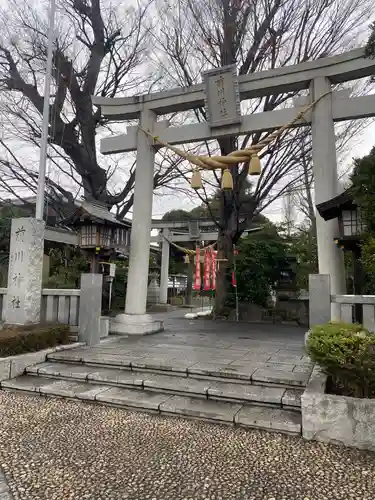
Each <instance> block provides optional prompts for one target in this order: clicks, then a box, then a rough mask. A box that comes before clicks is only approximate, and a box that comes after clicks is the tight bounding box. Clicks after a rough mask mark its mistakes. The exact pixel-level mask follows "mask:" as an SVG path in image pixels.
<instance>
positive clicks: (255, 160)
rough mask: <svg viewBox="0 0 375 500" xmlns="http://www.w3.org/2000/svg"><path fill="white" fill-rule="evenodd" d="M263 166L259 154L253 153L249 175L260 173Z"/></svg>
mask: <svg viewBox="0 0 375 500" xmlns="http://www.w3.org/2000/svg"><path fill="white" fill-rule="evenodd" d="M261 171H262V166H261V164H260V159H259V156H258V155H253V156H252V157H251V160H250V165H249V175H260V173H261Z"/></svg>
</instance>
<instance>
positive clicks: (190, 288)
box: [186, 262, 194, 306]
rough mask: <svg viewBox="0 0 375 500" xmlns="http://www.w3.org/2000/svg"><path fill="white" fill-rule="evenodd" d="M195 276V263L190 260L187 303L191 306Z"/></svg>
mask: <svg viewBox="0 0 375 500" xmlns="http://www.w3.org/2000/svg"><path fill="white" fill-rule="evenodd" d="M193 276H194V263H193V262H189V264H188V268H187V284H186V305H188V306H190V305H191V302H192V297H193Z"/></svg>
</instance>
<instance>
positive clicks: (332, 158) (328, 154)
mask: <svg viewBox="0 0 375 500" xmlns="http://www.w3.org/2000/svg"><path fill="white" fill-rule="evenodd" d="M330 90H331V83H330V81H329V80H328V78H325V77H319V78H316V79H315V80H314V81H313V83H312V96H313V100H316V99H318V98H319V97H320V96H322V95H324V94H325V93H326V92H329V91H330ZM312 159H313V169H314V182H315V203H316V204H319V203H322V202H324V201H328V200H330V199H331V198H334V197H335V196H337V195H338V194H339V192H338V191H339V184H338V176H337V160H336V137H335V128H334V123H333V119H332V94H327V95H326V96H325V97H323V98H322V99H320V100H319V102H317V104H316V105H315V106H314V108H313V111H312ZM316 231H317V243H318V262H319V273H320V274H329V275H330V281H331V293H332V294H344V293H345V292H346V285H345V268H344V255H343V253H342V251H341V250H340V249H339V248H337V247H336V245H335V243H334V239H335V238H337V237H338V236H339V228H338V221H337V219H334V220H331V221H327V222H326V221H325V220H324V219H323V218H322V217H320V215H319V213H316ZM335 306H336V304H333V305H332V319H339V309H338V308H336V307H335Z"/></svg>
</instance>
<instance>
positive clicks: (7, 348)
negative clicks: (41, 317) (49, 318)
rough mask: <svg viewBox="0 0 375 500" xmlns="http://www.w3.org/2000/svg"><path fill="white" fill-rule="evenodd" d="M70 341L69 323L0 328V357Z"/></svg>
mask: <svg viewBox="0 0 375 500" xmlns="http://www.w3.org/2000/svg"><path fill="white" fill-rule="evenodd" d="M68 343H69V326H68V325H55V324H44V325H24V326H14V327H5V328H4V329H3V330H0V357H7V356H14V355H16V354H23V353H25V352H35V351H40V350H41V349H47V348H48V347H54V346H56V345H60V344H68Z"/></svg>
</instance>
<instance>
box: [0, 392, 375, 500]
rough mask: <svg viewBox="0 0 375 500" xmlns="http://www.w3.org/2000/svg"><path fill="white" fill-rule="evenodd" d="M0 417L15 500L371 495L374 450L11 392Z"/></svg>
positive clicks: (330, 499)
mask: <svg viewBox="0 0 375 500" xmlns="http://www.w3.org/2000/svg"><path fill="white" fill-rule="evenodd" d="M0 422H1V425H0V443H1V445H0V467H2V468H3V470H4V471H5V473H6V475H7V479H8V484H9V487H10V488H11V490H12V493H13V495H14V499H15V500H82V499H91V500H106V499H116V500H146V499H148V500H190V499H191V500H196V499H198V500H208V499H211V500H351V499H356V500H373V499H374V498H375V455H373V454H371V453H365V452H360V451H357V450H350V449H346V448H339V447H334V446H327V445H323V444H320V443H315V442H305V441H303V440H302V439H300V438H293V437H289V436H285V435H280V434H272V433H267V432H262V431H248V430H243V429H234V428H232V427H226V426H220V425H210V424H205V423H202V422H196V421H189V420H180V419H174V418H162V417H158V416H153V415H146V414H141V413H131V412H127V411H124V410H120V409H116V408H108V407H102V406H99V405H90V404H83V403H79V402H74V401H68V400H58V399H43V398H40V397H33V396H26V395H22V394H15V393H7V392H0ZM0 499H1V500H3V499H2V497H1V496H0ZM7 500H8V499H7Z"/></svg>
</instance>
